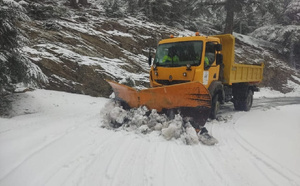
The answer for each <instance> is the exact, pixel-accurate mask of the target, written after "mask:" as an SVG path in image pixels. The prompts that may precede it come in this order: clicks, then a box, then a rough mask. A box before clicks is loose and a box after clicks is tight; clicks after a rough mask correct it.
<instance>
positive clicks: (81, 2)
mask: <svg viewBox="0 0 300 186" xmlns="http://www.w3.org/2000/svg"><path fill="white" fill-rule="evenodd" d="M78 3H79V4H82V5H83V6H86V5H88V2H87V0H79V2H78Z"/></svg>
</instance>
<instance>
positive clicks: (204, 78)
mask: <svg viewBox="0 0 300 186" xmlns="http://www.w3.org/2000/svg"><path fill="white" fill-rule="evenodd" d="M208 77H209V72H208V71H204V72H203V85H207V84H208Z"/></svg>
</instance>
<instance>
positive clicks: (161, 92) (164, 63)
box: [108, 33, 264, 130]
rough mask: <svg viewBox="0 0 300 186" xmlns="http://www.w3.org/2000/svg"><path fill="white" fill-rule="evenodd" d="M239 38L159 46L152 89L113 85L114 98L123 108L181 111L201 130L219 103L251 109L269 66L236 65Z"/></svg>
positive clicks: (182, 40)
mask: <svg viewBox="0 0 300 186" xmlns="http://www.w3.org/2000/svg"><path fill="white" fill-rule="evenodd" d="M234 47H235V38H234V37H233V36H232V35H230V34H225V35H215V36H200V35H199V34H198V33H196V35H195V36H189V37H170V38H168V39H164V40H161V41H160V42H159V43H158V46H157V49H156V54H155V57H154V59H152V57H151V55H150V56H149V61H148V62H149V65H151V70H150V85H151V88H148V89H144V90H140V91H137V90H135V89H133V88H131V87H128V86H126V85H122V84H119V83H116V82H113V81H108V83H109V84H110V85H111V87H112V89H113V91H114V93H115V99H116V100H118V101H120V102H121V103H122V104H123V105H124V106H125V105H126V107H130V108H135V107H139V106H146V107H147V108H148V109H156V110H157V111H158V112H164V113H173V114H174V112H175V113H177V112H179V113H180V114H182V115H183V116H184V117H189V118H192V119H193V122H192V123H193V126H194V127H195V129H196V130H197V129H199V128H200V127H202V126H204V125H205V123H206V121H207V119H208V118H209V117H210V118H212V119H215V118H216V117H217V113H218V110H219V108H220V104H224V103H225V102H229V101H232V102H233V104H234V108H235V110H239V111H249V110H250V108H251V106H252V102H253V94H254V92H255V91H258V90H259V89H258V87H257V84H258V83H260V82H261V81H262V79H263V68H264V64H263V63H261V64H259V65H247V64H237V63H235V58H234V55H235V54H234Z"/></svg>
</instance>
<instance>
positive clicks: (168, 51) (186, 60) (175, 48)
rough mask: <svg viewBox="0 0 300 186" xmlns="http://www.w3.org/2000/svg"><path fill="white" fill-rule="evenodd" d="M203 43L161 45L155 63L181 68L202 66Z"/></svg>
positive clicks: (190, 42) (188, 42)
mask: <svg viewBox="0 0 300 186" xmlns="http://www.w3.org/2000/svg"><path fill="white" fill-rule="evenodd" d="M202 48H203V42H202V41H187V42H175V43H166V44H161V45H159V46H158V47H157V50H156V55H155V59H154V63H155V64H156V65H157V66H166V67H179V66H186V65H187V64H190V65H191V66H198V65H200V61H201V56H202Z"/></svg>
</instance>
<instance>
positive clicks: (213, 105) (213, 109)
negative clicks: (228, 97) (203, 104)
mask: <svg viewBox="0 0 300 186" xmlns="http://www.w3.org/2000/svg"><path fill="white" fill-rule="evenodd" d="M219 109H220V101H219V95H218V94H216V95H214V97H213V99H212V102H211V112H210V116H209V117H210V118H211V119H216V118H217V114H218V112H219Z"/></svg>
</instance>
